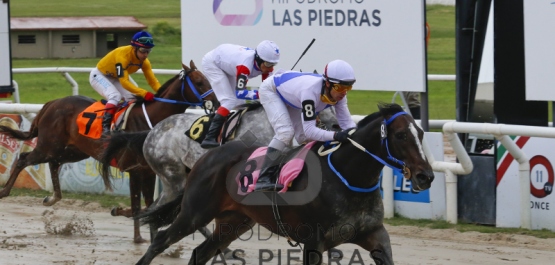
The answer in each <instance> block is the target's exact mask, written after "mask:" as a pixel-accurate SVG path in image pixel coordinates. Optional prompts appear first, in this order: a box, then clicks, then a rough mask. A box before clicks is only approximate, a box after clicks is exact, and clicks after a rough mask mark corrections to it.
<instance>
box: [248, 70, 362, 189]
mask: <svg viewBox="0 0 555 265" xmlns="http://www.w3.org/2000/svg"><path fill="white" fill-rule="evenodd" d="M355 81H356V79H355V73H354V70H353V68H352V67H351V65H349V64H348V63H347V62H345V61H342V60H335V61H331V62H330V63H328V64H327V65H326V67H325V69H324V74H323V75H319V74H311V73H302V72H294V71H289V72H285V73H281V74H275V75H274V76H273V77H271V78H268V79H266V80H265V81H264V82H262V85H261V86H260V89H259V94H260V103H262V106H264V110H265V111H266V114H267V115H268V120H269V121H270V124H272V127H273V128H274V132H275V136H274V137H273V139H272V141H271V142H270V144H269V145H268V151H267V152H266V157H265V158H264V162H263V164H262V169H261V171H260V177H259V178H258V182H257V183H256V187H255V191H273V190H281V189H282V188H283V186H282V185H280V184H276V180H275V179H274V176H275V173H276V171H277V170H278V166H277V165H276V163H279V160H280V157H281V156H282V153H283V151H284V149H285V148H286V147H288V146H290V145H291V141H292V139H293V137H295V140H296V141H297V142H298V143H303V142H306V141H307V140H314V141H331V140H336V141H340V142H345V141H348V140H347V138H348V135H349V134H348V131H349V130H350V128H353V127H355V126H356V124H355V122H354V121H353V119H352V117H351V113H350V112H349V108H348V106H347V97H346V96H347V92H348V91H350V90H351V89H352V87H353V84H354V83H355ZM330 106H335V112H336V117H337V121H338V123H339V126H340V127H341V129H343V131H340V132H332V131H326V130H322V129H320V128H318V127H317V126H316V122H315V120H316V116H317V115H318V112H320V111H322V110H324V109H325V108H327V107H330ZM347 128H349V129H347Z"/></svg>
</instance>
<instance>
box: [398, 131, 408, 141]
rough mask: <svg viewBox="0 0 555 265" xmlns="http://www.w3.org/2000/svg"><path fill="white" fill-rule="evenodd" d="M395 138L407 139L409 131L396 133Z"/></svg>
mask: <svg viewBox="0 0 555 265" xmlns="http://www.w3.org/2000/svg"><path fill="white" fill-rule="evenodd" d="M395 138H397V139H399V140H407V133H406V132H399V133H396V134H395Z"/></svg>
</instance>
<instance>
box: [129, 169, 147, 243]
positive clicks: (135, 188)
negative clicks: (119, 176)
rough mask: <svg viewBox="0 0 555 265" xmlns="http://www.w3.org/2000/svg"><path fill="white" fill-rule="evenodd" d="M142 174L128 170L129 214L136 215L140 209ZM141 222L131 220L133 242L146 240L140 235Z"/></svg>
mask: <svg viewBox="0 0 555 265" xmlns="http://www.w3.org/2000/svg"><path fill="white" fill-rule="evenodd" d="M141 182H142V175H141V174H140V173H137V172H133V171H130V172H129V192H130V195H131V214H132V216H136V215H138V214H139V212H140V211H141V186H142V183H141ZM140 228H141V224H140V222H139V220H133V242H134V243H137V244H140V243H145V242H146V240H145V239H143V238H142V237H141V231H140Z"/></svg>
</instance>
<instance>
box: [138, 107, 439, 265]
mask: <svg viewBox="0 0 555 265" xmlns="http://www.w3.org/2000/svg"><path fill="white" fill-rule="evenodd" d="M423 137H424V132H423V131H422V130H421V129H420V128H419V127H418V126H417V125H416V123H415V122H414V120H413V118H412V117H411V116H410V115H408V114H407V113H406V112H404V111H403V109H402V108H401V107H400V106H399V105H396V104H391V105H385V104H384V105H382V106H380V112H378V113H374V114H372V115H369V116H367V117H366V118H364V119H363V120H362V121H360V122H359V123H358V126H357V129H356V131H355V132H354V133H352V134H351V135H350V137H349V138H350V142H348V143H343V144H341V145H339V146H335V147H333V148H331V149H327V151H326V149H325V147H326V146H325V144H323V143H315V144H314V146H312V147H310V150H311V152H309V153H308V154H309V155H308V156H307V159H306V160H305V161H304V162H305V163H304V167H303V169H302V170H301V171H300V173H299V176H298V178H297V179H295V181H293V182H292V187H291V188H289V190H288V191H287V192H286V193H283V194H277V193H274V192H270V193H264V192H258V193H252V194H249V193H246V192H245V191H246V190H247V187H248V186H249V185H251V184H253V183H254V182H255V180H254V178H255V175H256V174H258V173H257V172H259V169H260V167H259V166H260V163H259V162H261V160H259V159H261V157H258V158H255V159H249V157H250V156H251V154H252V153H253V151H255V150H256V149H257V146H251V145H246V144H245V143H244V142H241V141H232V142H230V143H227V144H225V145H223V146H221V147H218V148H214V149H212V150H210V151H208V152H207V153H206V154H204V156H202V157H201V158H200V159H199V160H198V161H197V162H196V163H195V165H194V166H193V168H192V169H191V172H190V173H189V176H188V178H187V183H186V184H185V187H184V189H183V191H182V192H181V193H180V194H179V196H178V197H177V198H176V199H175V200H173V201H171V202H169V203H167V204H164V205H161V206H157V207H151V208H149V209H147V210H146V211H145V212H143V213H141V214H140V215H139V216H138V218H140V219H141V220H142V221H143V223H148V224H151V225H154V227H162V226H165V225H168V224H171V225H170V226H169V227H168V228H167V229H166V230H161V231H159V232H158V234H157V235H156V237H155V238H154V240H153V241H152V244H151V245H150V247H149V248H148V250H147V252H146V253H145V254H144V256H143V257H142V258H141V259H140V260H139V262H137V264H141V265H145V264H150V263H151V261H152V260H153V259H154V257H156V255H158V254H160V253H162V252H163V251H164V250H165V249H166V248H168V247H169V246H170V245H172V244H174V243H176V242H178V241H179V240H181V239H182V238H183V237H185V236H187V235H189V234H191V233H193V232H194V231H195V230H196V228H197V227H202V226H205V225H206V224H208V223H209V222H211V221H212V220H213V219H215V222H216V224H215V226H214V227H215V231H214V234H213V236H212V237H208V238H206V240H205V241H204V242H203V243H202V244H200V245H199V246H198V247H196V248H195V249H194V251H193V254H192V256H191V259H190V260H189V264H190V265H193V264H194V265H197V264H206V263H207V262H209V261H210V260H211V259H212V257H214V255H216V254H217V253H218V252H219V251H221V250H223V249H225V248H226V247H228V246H229V244H230V243H231V242H233V241H234V240H235V239H237V238H239V237H240V236H241V235H242V234H243V233H245V232H247V231H249V230H251V229H252V227H253V225H254V224H255V223H258V224H261V225H262V226H264V227H266V228H268V229H269V230H270V231H272V232H274V233H277V234H279V235H280V236H283V237H284V238H290V239H292V240H295V241H297V242H300V243H303V244H304V248H303V264H321V263H322V253H323V252H324V251H327V250H329V249H331V248H333V247H336V246H338V245H340V244H344V243H352V244H357V245H359V246H360V247H362V248H364V249H365V250H367V251H369V252H370V256H371V257H372V259H374V262H375V264H380V265H393V256H392V252H391V244H390V240H389V234H388V233H387V231H386V230H385V228H384V226H383V217H384V212H383V204H382V198H381V195H380V191H379V188H380V172H381V170H382V168H383V167H384V165H387V166H390V167H392V168H393V169H394V170H398V171H400V172H401V173H402V174H403V176H404V177H406V178H407V179H410V180H411V181H412V187H413V189H414V190H416V191H420V190H425V189H428V188H430V186H431V183H432V181H433V179H434V174H433V171H432V168H431V166H430V164H429V163H428V161H427V158H426V157H425V156H424V151H423V147H422V139H423ZM307 148H308V147H307ZM316 153H317V154H316ZM262 157H263V155H262ZM290 158H291V154H288V156H287V159H290ZM287 159H286V160H287ZM281 162H283V161H277V162H276V163H281ZM168 166H169V165H168ZM251 232H252V230H251ZM251 239H252V238H251ZM254 240H256V239H254Z"/></svg>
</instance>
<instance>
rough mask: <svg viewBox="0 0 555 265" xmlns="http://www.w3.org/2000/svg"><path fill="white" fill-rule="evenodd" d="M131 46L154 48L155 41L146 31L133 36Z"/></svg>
mask: <svg viewBox="0 0 555 265" xmlns="http://www.w3.org/2000/svg"><path fill="white" fill-rule="evenodd" d="M131 45H133V46H135V47H143V48H149V49H150V48H152V47H154V40H153V39H152V35H150V33H148V32H146V31H139V32H137V33H135V35H133V38H132V39H131Z"/></svg>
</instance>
